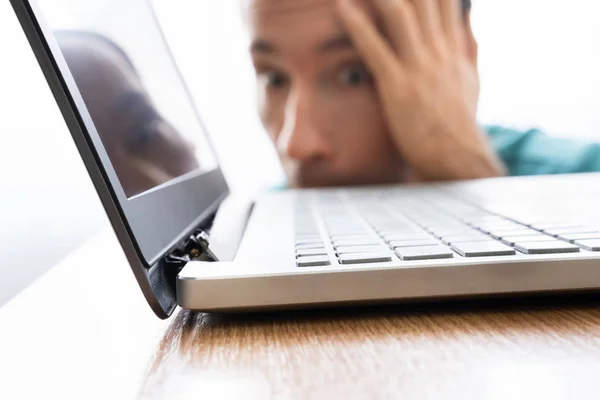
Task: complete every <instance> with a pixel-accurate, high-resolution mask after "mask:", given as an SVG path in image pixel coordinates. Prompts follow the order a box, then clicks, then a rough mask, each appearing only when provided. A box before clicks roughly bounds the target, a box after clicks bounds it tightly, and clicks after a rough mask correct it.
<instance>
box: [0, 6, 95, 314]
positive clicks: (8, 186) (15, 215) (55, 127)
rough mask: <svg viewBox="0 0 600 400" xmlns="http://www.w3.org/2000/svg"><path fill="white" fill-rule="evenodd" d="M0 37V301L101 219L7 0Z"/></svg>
mask: <svg viewBox="0 0 600 400" xmlns="http://www.w3.org/2000/svg"><path fill="white" fill-rule="evenodd" d="M0 38H1V39H0V54H2V56H1V57H2V58H1V62H0V305H1V304H2V303H4V302H5V301H6V300H7V299H9V298H10V297H12V296H13V295H14V294H16V293H17V292H18V291H19V290H21V289H22V288H23V287H25V285H27V284H28V283H30V282H31V281H32V280H33V279H35V278H36V277H38V276H39V275H40V274H41V273H43V272H44V271H45V270H47V269H48V268H49V267H50V266H52V265H54V264H55V263H56V262H58V261H59V260H60V259H61V258H63V257H65V256H66V255H67V254H68V253H69V252H70V251H72V249H74V248H75V247H76V246H78V245H79V244H80V243H81V242H82V241H83V240H84V239H85V238H87V237H89V236H90V235H92V234H93V233H94V232H97V231H98V230H99V229H101V227H103V226H106V221H105V217H104V214H103V213H102V209H101V205H100V202H99V201H98V200H97V198H96V196H95V192H94V189H93V187H92V184H91V182H90V181H89V178H88V177H87V175H86V172H85V170H84V167H83V163H82V162H81V161H80V159H79V154H78V153H77V151H76V149H75V145H74V144H73V143H72V141H71V138H70V136H69V133H68V131H67V129H66V126H65V123H64V122H63V120H62V118H61V115H60V113H59V111H58V107H57V106H56V104H55V102H54V99H53V97H52V95H51V93H50V90H49V89H48V87H47V85H46V82H45V80H44V77H43V76H42V73H41V72H40V69H39V67H38V65H37V62H36V61H35V59H34V57H33V54H32V52H31V50H30V49H29V45H28V43H27V41H26V39H25V36H24V35H23V33H22V32H21V30H20V27H19V25H18V22H17V20H16V18H15V17H14V15H13V12H12V9H11V8H10V5H9V2H7V1H3V2H0ZM81 267H82V268H85V265H82V266H81Z"/></svg>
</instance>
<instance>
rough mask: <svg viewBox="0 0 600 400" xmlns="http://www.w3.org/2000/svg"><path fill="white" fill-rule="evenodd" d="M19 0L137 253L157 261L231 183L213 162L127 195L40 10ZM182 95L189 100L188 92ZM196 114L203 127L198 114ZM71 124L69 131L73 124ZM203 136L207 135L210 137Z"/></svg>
mask: <svg viewBox="0 0 600 400" xmlns="http://www.w3.org/2000/svg"><path fill="white" fill-rule="evenodd" d="M23 2H24V3H25V2H26V3H28V4H29V6H30V9H31V11H32V12H33V15H32V16H31V17H32V18H34V19H35V22H37V25H38V27H39V33H40V34H41V36H42V37H41V39H42V40H43V41H44V42H45V44H46V49H47V51H48V53H49V54H48V56H49V57H51V58H52V61H53V64H54V66H55V68H56V71H55V72H56V73H57V75H58V76H59V78H60V80H61V81H62V85H63V88H64V91H65V94H66V96H67V97H69V99H68V100H69V103H70V104H71V107H73V108H74V111H75V113H76V114H77V116H78V122H79V126H78V127H76V130H77V131H81V133H82V134H84V135H85V136H86V139H87V141H88V143H89V145H90V146H91V147H92V152H93V153H95V158H96V159H95V161H96V162H99V163H101V166H102V169H103V172H104V175H105V177H106V179H107V180H108V181H109V183H110V188H111V192H112V193H111V194H112V196H113V197H114V198H115V200H116V202H117V203H118V204H119V206H120V208H121V210H122V213H123V216H124V217H125V219H126V221H125V222H126V223H127V225H128V226H129V229H130V231H131V233H132V234H133V236H134V242H135V243H136V244H137V247H138V250H139V252H140V256H141V257H142V259H143V261H144V262H145V263H146V264H147V265H152V264H155V263H156V262H157V261H159V260H160V259H161V258H162V257H163V256H164V255H165V254H166V253H167V252H169V251H170V250H171V249H173V248H174V247H175V246H177V244H178V243H180V242H181V241H182V240H184V239H185V238H186V237H187V236H188V235H189V234H190V233H191V232H193V230H194V229H195V227H197V226H198V225H199V224H201V223H202V221H203V220H204V219H206V218H208V217H209V216H210V215H212V214H214V211H215V209H216V208H217V207H218V205H219V204H220V203H221V201H222V200H223V199H224V198H225V197H226V196H227V195H228V193H229V188H228V185H227V183H226V181H225V178H224V176H223V173H222V171H221V169H220V167H219V166H218V165H217V168H216V169H214V170H212V171H210V172H204V171H200V170H199V171H193V172H191V173H189V174H186V175H184V176H182V177H179V178H177V179H175V180H173V181H171V182H168V183H166V184H165V185H162V186H160V187H158V188H155V189H152V190H150V191H148V192H145V193H142V194H140V195H138V196H135V197H132V198H127V196H126V194H125V192H124V190H123V188H122V186H121V184H120V183H119V179H118V177H117V174H116V172H115V170H114V168H113V166H112V164H111V162H110V159H109V157H108V154H107V152H106V150H105V148H104V145H103V143H102V140H101V138H100V136H99V134H98V131H97V130H96V127H95V125H94V122H93V120H92V118H91V116H90V114H89V112H88V110H87V107H86V105H85V102H84V100H83V98H82V96H81V94H80V92H79V90H78V88H77V85H76V83H75V80H74V78H73V76H72V74H71V72H70V70H69V67H68V65H67V63H66V61H65V59H64V57H63V55H62V52H61V50H60V47H59V45H58V43H57V42H56V39H55V37H54V34H53V31H52V29H50V27H49V25H48V24H47V23H46V21H45V19H44V15H43V12H42V10H41V9H40V7H39V5H38V4H37V2H36V1H35V0H28V1H23ZM157 24H158V21H157ZM165 46H166V44H165ZM173 62H174V61H173ZM186 95H187V97H188V99H189V101H190V102H192V103H193V101H192V98H191V96H190V95H189V93H186ZM197 119H198V123H199V124H200V125H201V126H202V128H203V130H204V131H205V132H206V129H205V128H204V126H203V124H202V121H201V119H200V117H199V116H197ZM69 128H70V129H71V131H73V128H74V127H72V126H69ZM207 140H208V141H210V139H209V138H207Z"/></svg>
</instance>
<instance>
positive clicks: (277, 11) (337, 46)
mask: <svg viewBox="0 0 600 400" xmlns="http://www.w3.org/2000/svg"><path fill="white" fill-rule="evenodd" d="M247 16H248V22H249V25H250V34H251V37H252V45H251V52H252V59H253V62H254V66H255V69H256V74H257V77H258V89H259V104H260V116H261V120H262V122H263V124H264V126H265V128H266V130H267V132H268V134H269V136H270V138H271V140H272V141H273V143H274V144H275V146H276V149H277V152H278V154H279V157H280V159H281V162H282V165H283V167H284V169H285V171H286V174H287V177H288V183H289V184H290V185H291V186H293V187H312V186H332V185H353V184H371V183H389V182H398V181H400V180H401V179H402V176H403V174H404V172H405V171H404V167H403V164H402V159H401V157H400V155H399V154H398V152H397V150H396V148H395V147H394V145H393V143H392V140H391V139H390V135H389V132H388V127H387V124H386V122H385V121H384V116H383V113H382V110H381V109H380V105H379V100H378V98H377V94H376V92H375V89H374V87H373V82H372V80H371V77H370V75H369V73H368V71H367V70H366V69H365V67H364V64H363V62H362V60H361V58H360V57H359V55H358V54H357V52H356V50H355V49H354V47H353V45H352V42H351V41H350V40H349V39H348V36H347V35H346V33H345V31H344V29H343V27H342V24H341V22H340V21H339V19H338V16H337V12H336V2H335V0H249V1H248V7H247Z"/></svg>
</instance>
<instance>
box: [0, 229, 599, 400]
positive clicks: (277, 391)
mask: <svg viewBox="0 0 600 400" xmlns="http://www.w3.org/2000/svg"><path fill="white" fill-rule="evenodd" d="M599 378H600V300H599V299H598V297H596V298H594V297H587V298H581V297H580V298H577V299H558V300H548V299H540V300H533V301H532V300H526V301H525V300H519V301H511V302H509V303H504V302H502V303H500V302H486V303H484V304H481V303H473V302H471V303H463V304H453V305H420V306H408V305H405V306H401V307H400V306H396V307H389V306H388V307H385V308H369V309H345V310H327V311H313V312H293V313H276V314H273V313H271V314H256V315H218V314H215V315H204V314H197V313H191V312H187V311H180V312H179V313H178V314H177V315H176V316H174V317H173V318H172V319H171V320H170V321H160V320H159V319H157V318H155V317H154V315H153V314H152V313H151V311H150V309H149V307H147V306H146V304H145V302H144V299H143V298H142V295H141V293H140V291H139V289H138V288H137V287H136V282H135V280H134V279H133V275H132V274H131V272H130V271H129V270H128V265H127V263H126V261H125V258H124V256H123V255H122V253H121V251H120V249H119V247H118V244H117V242H116V239H114V238H113V236H112V235H111V234H110V233H108V232H107V233H106V234H104V235H102V236H100V237H98V238H97V239H95V240H94V241H92V242H90V243H88V244H87V245H86V246H84V247H83V248H81V249H80V250H79V251H77V252H76V253H75V254H73V255H72V256H71V257H70V258H69V259H68V260H65V261H64V262H63V263H62V264H61V265H59V266H57V267H56V268H54V269H53V270H52V271H51V272H50V273H48V274H47V275H45V276H44V277H42V278H41V279H40V280H39V281H38V282H36V283H35V284H33V285H32V286H31V287H30V288H28V289H27V290H26V291H25V292H23V293H22V294H21V295H20V296H19V297H17V298H16V299H15V300H14V301H12V302H11V303H9V304H8V305H6V306H5V307H4V308H2V309H0V399H18V398H27V399H33V398H36V399H37V398H61V399H70V398H78V399H84V398H85V399H90V398H103V399H121V398H123V399H129V398H148V399H187V398H206V399H211V398H217V399H268V398H278V399H321V398H322V399H328V400H331V399H338V398H339V399H378V398H381V399H388V398H402V399H411V398H414V399H428V398H431V399H441V398H457V399H511V400H512V399H573V398H598V397H599V396H600V395H598V394H597V388H598V386H599V385H598V379H599Z"/></svg>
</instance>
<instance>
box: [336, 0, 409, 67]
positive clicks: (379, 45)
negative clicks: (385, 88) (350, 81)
mask: <svg viewBox="0 0 600 400" xmlns="http://www.w3.org/2000/svg"><path fill="white" fill-rule="evenodd" d="M338 5H339V7H338V8H339V12H340V16H341V17H342V21H343V23H344V25H345V26H346V29H347V30H348V34H349V35H350V38H351V39H352V42H353V43H354V46H355V47H356V49H357V51H358V52H359V53H360V54H361V56H362V57H363V60H364V62H365V63H366V64H367V66H368V67H369V69H370V70H371V71H372V72H373V74H374V75H375V78H376V79H377V78H383V79H385V78H384V77H387V76H389V74H390V72H391V71H392V70H393V69H395V68H397V67H399V65H398V60H397V58H396V56H395V54H394V52H393V50H392V49H391V47H390V46H389V44H388V43H387V41H386V40H385V38H383V37H382V35H381V34H380V33H379V31H378V30H377V27H376V25H375V23H374V21H373V20H372V19H371V18H369V16H368V15H367V13H366V11H365V10H364V9H363V8H360V7H359V6H357V5H356V3H355V1H354V0H339V3H338Z"/></svg>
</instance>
